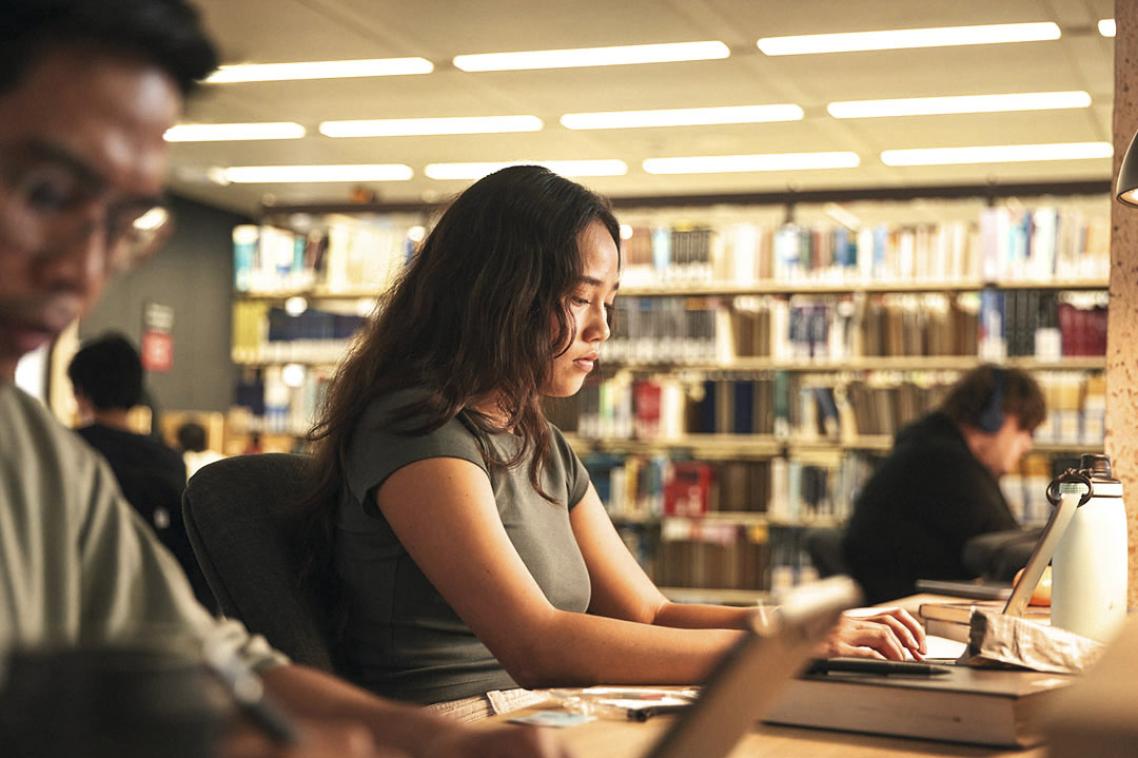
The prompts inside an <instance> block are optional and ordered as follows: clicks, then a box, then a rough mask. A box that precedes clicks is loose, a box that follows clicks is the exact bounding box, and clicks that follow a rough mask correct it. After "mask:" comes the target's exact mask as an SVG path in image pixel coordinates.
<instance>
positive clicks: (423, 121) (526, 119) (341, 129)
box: [320, 116, 544, 137]
mask: <svg viewBox="0 0 1138 758" xmlns="http://www.w3.org/2000/svg"><path fill="white" fill-rule="evenodd" d="M543 125H544V124H542V122H541V119H540V118H538V117H537V116H456V117H452V118H379V119H371V120H361V121H325V122H323V123H321V124H320V133H321V134H323V135H325V136H327V137H407V136H423V135H431V134H495V133H501V132H539V131H541V128H542V126H543Z"/></svg>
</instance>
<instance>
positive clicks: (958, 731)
mask: <svg viewBox="0 0 1138 758" xmlns="http://www.w3.org/2000/svg"><path fill="white" fill-rule="evenodd" d="M949 668H950V669H951V670H950V671H949V673H948V674H946V675H944V676H936V677H919V676H882V675H874V674H836V673H830V674H823V675H809V676H806V677H803V678H801V679H798V680H795V681H794V682H793V683H791V685H790V687H788V688H787V690H786V691H785V692H784V693H783V694H782V695H781V696H780V698H779V699H778V700H777V701H776V702H775V704H774V706H773V707H772V708H771V709H770V711H769V712H768V713H767V715H766V717H765V719H764V720H765V721H768V722H771V723H776V724H789V725H792V726H805V727H814V728H820V729H837V730H842V731H851V732H864V733H869V734H885V735H891V736H900V737H915V738H922V739H931V740H942V741H947V742H961V743H973V744H980V745H993V746H1002V747H1029V746H1031V745H1034V744H1037V743H1038V742H1040V741H1041V739H1042V737H1041V733H1042V726H1043V720H1044V719H1043V714H1044V711H1045V709H1046V708H1047V707H1049V704H1050V703H1051V702H1052V701H1053V700H1054V697H1055V695H1056V694H1057V693H1058V692H1059V691H1061V690H1062V689H1063V688H1064V687H1065V686H1066V685H1068V684H1069V683H1070V682H1072V681H1074V679H1073V678H1072V677H1069V676H1062V675H1056V674H1045V673H1039V672H1034V671H1005V670H991V669H975V668H969V667H967V666H950V667H949Z"/></svg>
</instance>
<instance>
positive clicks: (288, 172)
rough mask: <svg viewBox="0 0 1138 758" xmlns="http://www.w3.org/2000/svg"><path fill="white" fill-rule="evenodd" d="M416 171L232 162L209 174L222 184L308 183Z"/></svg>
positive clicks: (400, 177) (386, 178)
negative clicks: (258, 164)
mask: <svg viewBox="0 0 1138 758" xmlns="http://www.w3.org/2000/svg"><path fill="white" fill-rule="evenodd" d="M414 175H415V172H414V171H412V170H411V167H410V166H407V165H404V164H402V163H376V164H358V163H351V164H343V165H318V166H229V167H227V168H215V169H211V170H210V172H209V177H210V179H212V180H213V181H215V182H217V183H219V184H307V183H309V182H402V181H407V180H408V179H410V178H411V177H413V176H414Z"/></svg>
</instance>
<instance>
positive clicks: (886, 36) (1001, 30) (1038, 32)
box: [757, 21, 1062, 56]
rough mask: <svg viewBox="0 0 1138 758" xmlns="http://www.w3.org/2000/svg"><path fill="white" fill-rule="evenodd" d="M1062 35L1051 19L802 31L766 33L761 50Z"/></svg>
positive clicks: (799, 51)
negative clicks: (780, 34) (864, 29)
mask: <svg viewBox="0 0 1138 758" xmlns="http://www.w3.org/2000/svg"><path fill="white" fill-rule="evenodd" d="M1061 36H1062V32H1061V31H1060V29H1059V25H1058V24H1055V23H1053V22H1050V21H1044V22H1039V23H1029V24H984V25H978V26H942V27H931V28H924V29H891V30H885V31H876V32H850V33H843V34H803V35H796V36H788V37H763V38H761V39H760V40H759V41H758V43H757V44H758V47H759V50H761V51H762V52H763V53H764V54H766V55H772V56H775V55H813V54H819V53H848V52H856V51H862V50H898V49H907V48H917V47H950V46H955V45H995V44H1002V43H1010V42H1039V41H1043V40H1056V39H1059V38H1060V37H1061Z"/></svg>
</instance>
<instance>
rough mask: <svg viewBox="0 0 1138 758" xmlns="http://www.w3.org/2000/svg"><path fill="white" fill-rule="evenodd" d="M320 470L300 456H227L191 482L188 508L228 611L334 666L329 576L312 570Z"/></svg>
mask: <svg viewBox="0 0 1138 758" xmlns="http://www.w3.org/2000/svg"><path fill="white" fill-rule="evenodd" d="M314 475H315V472H314V471H313V469H312V462H311V460H310V459H309V458H307V457H305V456H301V455H286V454H279V453H273V454H264V455H245V456H240V457H236V458H227V459H225V460H221V461H217V462H216V463H211V464H209V465H208V466H205V467H204V468H202V469H201V470H200V471H198V472H197V474H195V475H194V476H193V477H192V478H191V479H190V481H189V483H188V485H187V486H186V492H185V495H184V496H183V499H182V512H183V514H184V517H185V522H186V531H187V532H188V534H189V537H190V543H191V544H192V545H193V548H194V553H195V555H196V556H197V559H198V562H199V563H200V564H201V567H202V573H203V574H205V578H206V581H207V582H208V583H209V586H210V589H211V590H213V594H214V595H215V596H216V597H217V602H218V606H219V608H220V609H221V612H222V613H223V614H224V615H226V616H229V617H231V618H235V619H238V620H240V621H241V622H243V623H244V624H245V626H246V627H247V628H248V629H249V631H251V632H254V633H256V634H261V635H263V636H264V637H265V638H266V639H267V640H268V641H269V642H270V643H271V644H272V645H273V647H275V648H277V649H278V650H280V651H281V652H283V653H285V654H286V655H288V656H289V657H290V658H292V660H294V661H296V662H297V663H304V664H307V665H310V666H315V667H317V668H320V669H323V670H325V671H332V670H333V655H332V645H331V639H332V636H331V629H332V625H333V613H334V609H333V608H332V607H331V605H332V603H331V602H330V600H329V599H328V592H327V589H328V588H329V587H331V586H333V585H332V584H331V582H330V581H329V579H330V577H327V576H322V575H319V574H313V573H311V572H306V571H305V570H304V569H305V567H306V562H305V558H306V556H307V550H308V544H309V540H306V535H305V531H306V526H307V519H308V513H307V512H306V511H305V510H303V509H302V508H301V506H302V505H303V504H304V502H303V499H304V498H305V497H306V496H307V494H308V493H310V492H311V491H312V489H313V484H314Z"/></svg>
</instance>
